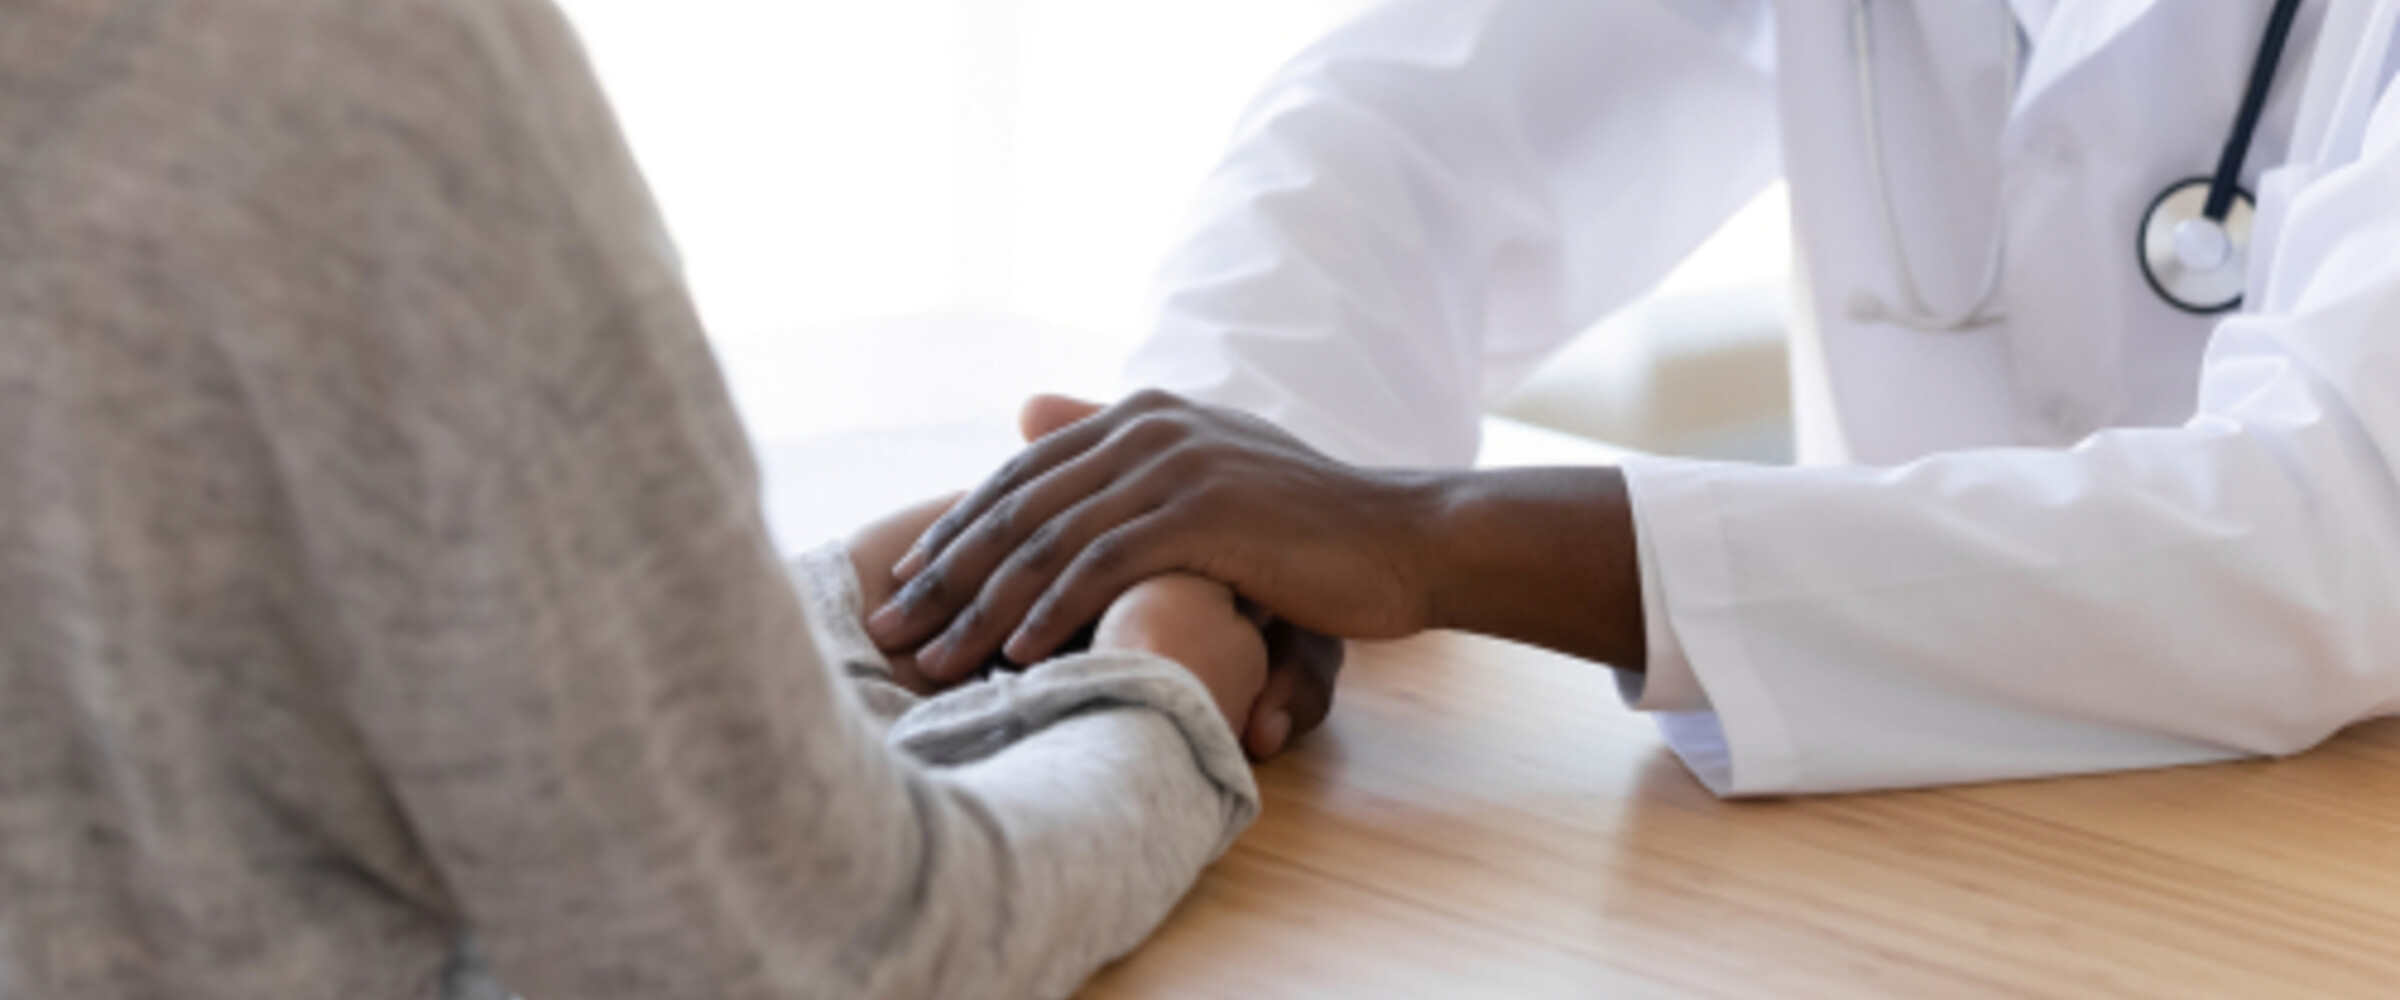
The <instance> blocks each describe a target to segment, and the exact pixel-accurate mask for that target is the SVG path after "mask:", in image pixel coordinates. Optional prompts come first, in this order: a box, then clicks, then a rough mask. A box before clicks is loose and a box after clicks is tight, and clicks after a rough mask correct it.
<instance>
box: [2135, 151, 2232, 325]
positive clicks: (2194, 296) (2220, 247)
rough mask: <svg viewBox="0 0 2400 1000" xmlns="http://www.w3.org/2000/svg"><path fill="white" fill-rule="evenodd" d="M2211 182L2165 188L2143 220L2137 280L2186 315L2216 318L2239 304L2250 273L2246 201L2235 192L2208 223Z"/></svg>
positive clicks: (2198, 180) (2195, 181)
mask: <svg viewBox="0 0 2400 1000" xmlns="http://www.w3.org/2000/svg"><path fill="white" fill-rule="evenodd" d="M2209 183H2210V179H2209V178H2206V177H2195V178H2193V179H2191V180H2188V181H2184V182H2183V183H2181V184H2177V185H2175V186H2174V187H2171V188H2168V189H2167V190H2166V192H2165V193H2163V194H2161V195H2159V196H2158V200H2156V201H2153V202H2151V203H2150V211H2149V212H2148V213H2147V214H2145V215H2143V216H2142V232H2141V245H2140V246H2139V247H2137V248H2136V249H2137V250H2138V251H2139V252H2140V255H2141V261H2142V277H2144V278H2147V279H2149V281H2150V287H2151V288H2153V289H2156V290H2157V291H2158V294H2159V297H2160V298H2164V299H2166V300H2167V302H2168V304H2170V305H2173V306H2174V307H2175V308H2178V309H2181V310H2184V311H2185V312H2195V313H2220V312H2224V311H2226V310H2229V309H2232V308H2234V307H2235V306H2239V305H2241V304H2242V286H2243V283H2244V282H2245V281H2246V280H2247V278H2248V276H2249V272H2250V216H2251V207H2250V195H2249V193H2248V192H2244V191H2241V190H2239V189H2236V190H2235V191H2234V192H2233V201H2232V203H2231V204H2230V205H2228V206H2226V210H2225V212H2224V218H2223V219H2222V220H2221V221H2220V220H2217V219H2211V218H2209V217H2208V211H2207V209H2208V189H2209Z"/></svg>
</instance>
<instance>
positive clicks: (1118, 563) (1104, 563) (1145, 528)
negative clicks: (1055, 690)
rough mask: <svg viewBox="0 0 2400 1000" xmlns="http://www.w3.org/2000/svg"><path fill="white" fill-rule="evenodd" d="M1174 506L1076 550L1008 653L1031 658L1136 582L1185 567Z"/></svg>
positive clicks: (1018, 658)
mask: <svg viewBox="0 0 2400 1000" xmlns="http://www.w3.org/2000/svg"><path fill="white" fill-rule="evenodd" d="M1175 539H1176V532H1175V531H1174V528H1173V515H1172V514H1171V508H1168V507H1161V508H1158V509H1155V510H1153V511H1151V512H1150V513H1147V514H1143V515H1141V516H1139V517H1136V518H1134V519H1133V520H1130V521H1127V522H1125V523H1124V524H1120V525H1118V526H1116V527H1114V528H1110V529H1108V530H1107V531H1104V532H1102V533H1101V534H1100V535H1099V536H1098V537H1096V538H1093V539H1092V541H1091V544H1089V545H1086V546H1084V547H1083V550H1082V551H1080V552H1078V553H1076V554H1075V558H1074V561H1073V562H1071V563H1068V564H1067V570H1066V572H1064V573H1061V574H1059V577H1058V580H1057V581H1056V582H1054V583H1052V584H1051V585H1050V587H1049V589H1047V590H1045V591H1043V593H1042V596H1041V597H1040V598H1039V599H1037V600H1035V601H1034V603H1033V610H1032V611H1029V612H1026V614H1025V621H1024V623H1023V624H1021V625H1019V626H1017V630H1016V632H1015V633H1014V634H1012V635H1010V636H1009V638H1008V644H1007V646H1006V647H1005V648H1006V649H1007V651H1008V658H1009V659H1012V660H1015V661H1017V662H1019V663H1032V662H1034V661H1036V660H1039V659H1041V658H1042V657H1044V656H1048V655H1050V651H1051V650H1054V649H1057V648H1058V644H1059V643H1061V642H1063V641H1065V640H1066V638H1067V637H1068V636H1069V635H1072V634H1073V633H1074V631H1075V630H1076V629H1077V628H1080V627H1081V626H1082V625H1083V623H1084V622H1087V621H1091V620H1093V619H1095V618H1098V617H1100V613H1101V612H1103V611H1106V610H1108V605H1109V602H1111V601H1114V600H1116V599H1117V597H1118V596H1119V595H1121V594H1123V593H1125V592H1126V591H1127V590H1130V589H1132V588H1133V585H1134V584H1137V583H1140V582H1142V581H1143V580H1147V579H1149V578H1151V577H1153V576H1157V575H1159V574H1161V573H1167V572H1172V571H1174V570H1178V569H1184V568H1186V567H1187V566H1188V565H1189V563H1190V560H1188V559H1187V558H1185V553H1184V552H1183V551H1182V550H1181V546H1180V545H1179V544H1178V543H1177V542H1176V540H1175Z"/></svg>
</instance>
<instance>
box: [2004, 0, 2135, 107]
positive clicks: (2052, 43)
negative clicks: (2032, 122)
mask: <svg viewBox="0 0 2400 1000" xmlns="http://www.w3.org/2000/svg"><path fill="white" fill-rule="evenodd" d="M2157 5H2158V0H2057V2H2056V3H2052V4H2046V5H2045V4H2041V3H2035V4H2034V6H2036V7H2041V6H2047V7H2049V8H2050V9H2049V10H2047V11H2046V12H2038V13H2046V15H2047V16H2042V17H2039V18H2038V19H2037V18H2030V17H2027V16H2026V15H2027V11H2026V8H2025V7H2022V6H2020V7H2019V8H2018V18H2019V19H2020V20H2022V21H2024V23H2025V24H2026V25H2027V26H2028V33H2029V34H2033V35H2034V38H2033V55H2032V58H2031V60H2029V61H2028V62H2027V63H2026V66H2025V82H2024V83H2023V85H2022V86H2020V87H2019V89H2018V91H2017V106H2016V114H2017V115H2018V116H2019V117H2023V116H2024V115H2025V113H2026V111H2027V110H2028V109H2030V108H2032V107H2034V105H2035V104H2036V103H2037V102H2039V101H2041V100H2042V99H2043V97H2044V96H2045V95H2046V94H2048V93H2049V92H2050V91H2051V90H2052V89H2054V88H2055V86H2056V84H2057V83H2058V82H2059V81H2061V80H2064V79H2066V78H2067V76H2068V75H2070V74H2072V73H2073V72H2074V71H2075V68H2076V67H2078V66H2081V65H2083V64H2084V63H2087V62H2090V61H2091V60H2092V58H2093V57H2095V56H2097V55H2099V54H2100V53H2101V52H2102V51H2104V50H2106V49H2107V48H2108V46H2109V44H2110V43H2112V42H2114V41H2116V40H2117V39H2118V38H2120V37H2123V36H2124V34H2125V32H2126V29H2128V28H2131V27H2133V25H2134V24H2135V23H2136V22H2138V21H2140V20H2141V19H2142V17H2143V16H2144V15H2146V14H2148V13H2150V10H2151V8H2153V7H2156V6H2157ZM2037 20H2038V21H2039V28H2038V29H2036V28H2034V27H2033V25H2035V23H2036V21H2037ZM2037 32H2038V33H2037Z"/></svg>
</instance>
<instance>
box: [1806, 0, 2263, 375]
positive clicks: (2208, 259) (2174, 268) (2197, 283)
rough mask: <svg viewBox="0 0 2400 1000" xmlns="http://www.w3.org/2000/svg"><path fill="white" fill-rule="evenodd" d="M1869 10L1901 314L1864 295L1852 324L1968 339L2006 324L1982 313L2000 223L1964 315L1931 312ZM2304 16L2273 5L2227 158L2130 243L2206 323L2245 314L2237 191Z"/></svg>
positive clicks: (2148, 215) (2157, 282)
mask: <svg viewBox="0 0 2400 1000" xmlns="http://www.w3.org/2000/svg"><path fill="white" fill-rule="evenodd" d="M1868 4H1869V0H1855V2H1854V3H1853V5H1852V7H1851V17H1850V39H1851V51H1852V59H1853V62H1854V63H1855V64H1856V67H1857V70H1858V106H1859V118H1860V120H1861V121H1863V122H1864V123H1865V127H1866V133H1867V143H1868V147H1869V148H1868V151H1867V154H1868V155H1867V174H1868V182H1869V183H1870V184H1872V185H1873V186H1874V188H1875V198H1876V202H1877V203H1878V206H1879V207H1880V208H1881V210H1882V216H1883V220H1882V221H1883V233H1884V239H1885V241H1886V243H1887V244H1888V245H1889V246H1890V247H1891V251H1892V262H1893V272H1894V275H1895V276H1896V277H1897V278H1898V284H1899V286H1900V296H1901V299H1902V304H1901V308H1897V309H1895V308H1893V307H1892V306H1891V305H1890V304H1888V303H1886V302H1884V301H1883V300H1882V299H1879V298H1876V297H1875V296H1873V295H1870V294H1867V293H1864V292H1861V293H1859V294H1858V295H1857V296H1855V297H1853V298H1852V299H1851V300H1850V303H1849V312H1850V316H1851V318H1852V319H1855V320H1857V321H1859V322H1876V321H1879V320H1880V321H1883V322H1889V323H1895V324H1898V325H1900V326H1905V327H1908V328H1911V329H1916V330H1925V331H1950V330H1967V329H1972V328H1974V327H1978V326H1984V325H1988V324H1991V323H1996V322H1999V321H2000V320H2002V319H2005V318H2007V317H2006V314H2004V313H1997V312H1990V311H1987V310H1986V307H1987V306H1989V305H1990V304H1991V301H1992V296H1993V295H1994V294H1996V293H1997V292H1998V290H1999V286H2000V264H2001V249H2002V247H2001V244H2002V235H2001V233H2000V231H1999V230H2000V228H2001V223H2000V222H1999V220H1995V221H1994V223H1993V229H1994V232H1993V234H1992V239H1991V242H1990V243H1989V244H1988V246H1987V248H1986V252H1985V256H1984V267H1983V280H1982V283H1981V284H1980V285H1979V286H1978V287H1977V291H1976V293H1975V297H1974V299H1973V300H1972V301H1970V302H1969V303H1968V304H1967V305H1966V307H1965V308H1963V309H1959V310H1956V311H1953V312H1947V313H1944V312H1937V311H1935V310H1934V309H1933V308H1932V307H1930V306H1928V305H1927V304H1926V301H1925V296H1924V293H1923V292H1922V291H1921V290H1920V289H1919V286H1918V284H1917V277H1916V273H1915V270H1914V269H1913V268H1911V267H1910V266H1909V263H1908V252H1907V250H1906V248H1905V247H1904V246H1903V245H1902V243H1901V241H1900V225H1899V222H1898V221H1897V216H1896V214H1895V212H1894V210H1893V208H1892V192H1891V186H1890V185H1889V184H1888V183H1887V181H1886V178H1885V175H1884V163H1883V124H1882V116H1881V114H1880V112H1879V109H1878V108H1877V107H1876V103H1875V92H1876V86H1875V50H1874V32H1873V30H1872V28H1873V25H1872V23H1871V22H1870V20H1869V15H1868V11H1867V8H1868ZM1994 6H1996V7H1998V8H1999V10H2000V13H2001V18H2002V22H2003V24H2002V26H2003V28H2004V32H2003V35H2004V37H2005V38H2006V42H2005V45H2006V56H2005V58H2004V59H2003V60H2002V65H2003V66H2004V67H2005V70H2004V71H2005V72H2006V74H2007V86H2006V87H2005V88H2004V90H2003V93H2004V94H2005V96H2006V98H2007V101H2008V104H2009V105H2010V106H2011V107H2013V106H2014V104H2015V102H2016V93H2017V82H2018V81H2017V65H2018V63H2019V62H2021V61H2022V56H2023V53H2022V50H2021V45H2022V43H2021V42H2020V40H2019V34H2018V28H2017V23H2016V15H2015V13H2014V12H2013V11H2011V10H2010V9H2009V5H2008V4H2006V3H1999V4H1995V5H1994ZM2299 10H2300V0H2275V9H2274V11H2273V12H2272V13H2270V14H2269V15H2268V16H2267V29H2266V33H2265V34H2264V35H2263V36H2261V37H2260V39H2259V43H2258V57H2257V58H2256V59H2255V60H2253V61H2252V62H2251V64H2250V82H2249V85H2248V86H2247V87H2246V88H2245V89H2244V91H2243V93H2242V106H2241V113H2240V114H2238V115H2236V116H2235V117H2234V121H2233V131H2232V133H2231V134H2229V135H2227V136H2226V137H2225V149H2224V152H2222V153H2221V154H2219V155H2218V157H2217V169H2216V172H2215V173H2214V174H2211V175H2209V176H2206V177H2192V178H2187V179H2185V180H2181V181H2177V182H2175V183H2174V184H2172V185H2170V186H2168V188H2167V189H2166V190H2165V191H2162V192H2160V193H2159V196H2158V197H2157V198H2156V199H2155V200H2153V201H2151V203H2150V208H2149V210H2147V211H2145V212H2143V213H2142V224H2141V227H2140V229H2139V230H2138V231H2137V232H2136V233H2135V235H2134V255H2135V259H2137V260H2138V261H2139V262H2140V263H2141V266H2142V278H2143V279H2144V280H2146V281H2148V282H2149V284H2150V287H2151V289H2152V290H2154V291H2156V292H2157V293H2158V296H2159V298H2161V299H2164V300H2166V303H2167V304H2168V305H2171V306H2174V307H2175V308H2177V309H2181V310H2183V311H2185V312H2190V313H2201V314H2210V313H2221V312H2225V311H2227V310H2230V309H2233V308H2235V307H2237V306H2239V305H2241V304H2242V292H2243V290H2244V286H2245V285H2246V284H2247V282H2248V274H2249V270H2250V222H2251V215H2252V212H2253V210H2254V207H2255V206H2254V205H2253V203H2252V200H2251V197H2250V192H2247V191H2244V190H2242V187H2241V176H2242V161H2243V160H2244V159H2245V158H2247V157H2248V156H2249V153H2250V140H2251V135H2252V133H2254V132H2256V131H2257V129H2258V118H2259V115H2260V114H2261V113H2262V112H2263V111H2264V110H2265V108H2266V104H2267V92H2268V89H2269V88H2270V87H2271V86H2272V85H2273V83H2274V80H2275V66H2276V64H2277V63H2278V62H2280V61H2282V59H2283V50H2284V44H2285V43H2286V42H2287V41H2289V40H2290V38H2291V32H2292V19H2293V17H2294V16H2295V15H2297V14H2298V13H2299ZM2003 110H2004V111H2006V110H2007V109H2006V108H2004V109H2003Z"/></svg>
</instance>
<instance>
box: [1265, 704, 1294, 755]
mask: <svg viewBox="0 0 2400 1000" xmlns="http://www.w3.org/2000/svg"><path fill="white" fill-rule="evenodd" d="M1291 737H1292V714H1291V713H1290V712H1273V713H1270V714H1268V716H1267V717H1266V718H1264V719H1260V720H1259V721H1258V738H1259V741H1260V742H1262V743H1265V744H1266V746H1267V749H1266V752H1267V753H1275V752H1277V751H1280V750H1282V749H1283V741H1285V740H1287V739H1290V738H1291Z"/></svg>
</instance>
